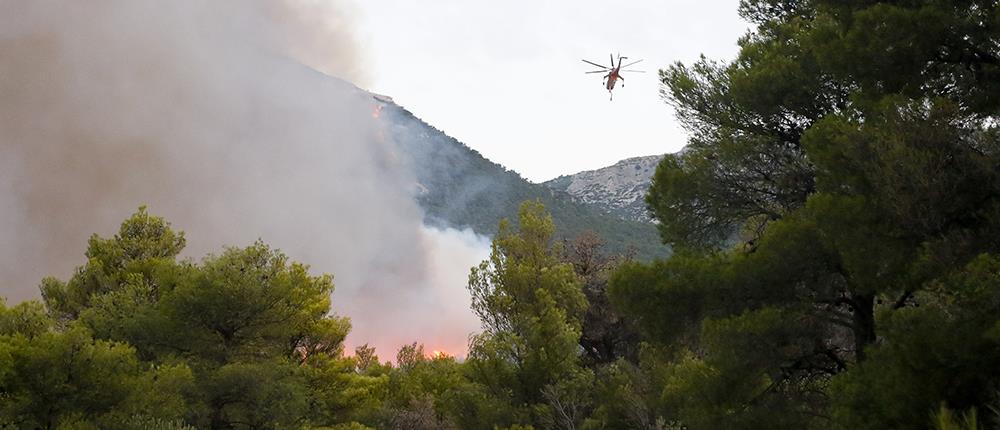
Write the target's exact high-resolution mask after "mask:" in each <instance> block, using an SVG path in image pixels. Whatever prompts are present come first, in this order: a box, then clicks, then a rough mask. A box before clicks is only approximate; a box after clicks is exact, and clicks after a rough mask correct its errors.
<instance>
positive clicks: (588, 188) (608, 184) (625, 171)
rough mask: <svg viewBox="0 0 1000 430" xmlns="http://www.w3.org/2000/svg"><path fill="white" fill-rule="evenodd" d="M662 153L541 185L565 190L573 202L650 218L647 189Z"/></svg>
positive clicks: (614, 213)
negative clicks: (647, 208)
mask: <svg viewBox="0 0 1000 430" xmlns="http://www.w3.org/2000/svg"><path fill="white" fill-rule="evenodd" d="M662 159H663V156H662V155H650V156H646V157H634V158H628V159H625V160H622V161H619V162H617V163H615V164H614V165H611V166H608V167H604V168H601V169H597V170H588V171H585V172H580V173H576V174H572V175H564V176H560V177H558V178H555V179H553V180H551V181H547V182H543V183H542V184H543V185H545V186H547V187H549V188H550V189H552V190H555V191H559V192H564V193H567V194H569V195H570V196H572V197H573V199H574V201H577V202H580V203H584V204H587V205H590V206H593V207H595V208H597V209H598V210H600V211H601V212H602V213H605V214H608V215H612V216H615V217H618V218H620V219H622V220H626V221H635V222H644V223H648V222H651V221H652V218H651V217H650V215H649V213H648V211H647V210H646V201H645V197H646V191H647V190H648V189H649V185H650V183H651V181H652V179H653V173H654V172H656V165H657V164H659V162H660V160H662Z"/></svg>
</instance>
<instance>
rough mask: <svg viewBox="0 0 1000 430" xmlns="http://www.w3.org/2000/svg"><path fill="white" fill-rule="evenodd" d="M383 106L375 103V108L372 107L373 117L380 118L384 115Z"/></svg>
mask: <svg viewBox="0 0 1000 430" xmlns="http://www.w3.org/2000/svg"><path fill="white" fill-rule="evenodd" d="M383 107H384V106H383V105H375V108H374V109H372V118H375V119H378V117H379V116H381V115H382V108H383Z"/></svg>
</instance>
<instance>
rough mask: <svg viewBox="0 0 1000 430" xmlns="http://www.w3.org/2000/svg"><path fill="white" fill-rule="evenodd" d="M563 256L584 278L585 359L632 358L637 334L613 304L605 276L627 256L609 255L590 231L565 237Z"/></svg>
mask: <svg viewBox="0 0 1000 430" xmlns="http://www.w3.org/2000/svg"><path fill="white" fill-rule="evenodd" d="M562 260H563V261H564V262H566V263H569V264H572V265H573V270H574V271H575V272H576V274H577V276H579V277H580V279H582V280H583V293H584V295H585V296H586V298H587V304H588V306H587V311H586V313H585V314H584V317H583V326H582V327H581V330H582V331H581V335H580V346H581V347H582V348H583V351H584V354H585V360H584V361H585V363H586V364H587V365H588V366H590V367H593V366H597V365H605V364H609V363H612V362H614V361H616V360H617V359H619V358H627V359H629V360H632V361H635V360H636V359H637V357H638V352H639V334H638V332H637V330H636V329H635V327H634V323H633V322H632V321H631V320H629V319H628V318H627V317H626V316H624V315H621V314H620V313H619V312H616V311H615V309H613V308H612V306H611V302H610V301H609V300H608V294H607V287H608V278H609V277H610V276H611V273H612V272H613V271H614V269H615V268H617V267H618V266H619V265H620V264H621V263H622V262H623V261H629V260H630V257H629V256H624V257H612V256H610V255H608V254H606V253H605V250H604V241H603V240H601V237H600V236H598V235H597V233H594V232H592V231H588V232H584V233H583V234H581V235H579V236H577V237H576V238H575V239H573V240H571V241H565V242H564V246H563V255H562Z"/></svg>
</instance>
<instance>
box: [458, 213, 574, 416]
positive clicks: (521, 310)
mask: <svg viewBox="0 0 1000 430" xmlns="http://www.w3.org/2000/svg"><path fill="white" fill-rule="evenodd" d="M519 215H520V222H519V229H518V230H517V231H514V230H512V229H511V228H510V225H509V223H507V222H506V221H503V222H501V223H500V229H499V233H497V236H496V237H495V238H494V240H493V247H492V253H491V254H490V258H489V259H488V260H486V261H484V262H483V263H482V264H480V265H479V266H478V267H476V268H473V269H472V273H471V274H470V276H469V291H470V292H471V294H472V310H473V311H474V312H475V313H476V315H478V316H479V318H480V320H481V321H482V324H483V333H481V334H479V335H477V336H475V337H474V338H473V339H472V341H471V345H470V351H469V359H468V363H467V364H466V365H467V366H468V367H469V371H470V376H471V378H472V379H473V380H474V381H476V382H478V383H480V384H482V385H484V386H485V387H487V389H488V391H489V393H490V395H491V396H493V397H495V398H497V399H501V400H502V401H503V402H505V403H506V404H508V405H510V407H511V408H512V409H511V421H509V422H508V423H509V424H513V423H518V422H520V423H526V422H533V423H536V424H537V423H545V422H548V423H553V422H554V420H555V418H554V410H553V408H551V407H549V406H548V405H547V403H551V400H552V399H551V396H550V398H549V399H546V394H545V393H546V392H548V391H551V388H550V389H548V391H547V388H546V387H554V386H556V385H558V384H559V383H560V382H565V381H580V380H586V377H585V376H582V375H584V374H586V373H588V371H586V370H585V369H583V368H582V367H580V364H579V362H580V360H579V354H578V351H577V349H578V346H577V345H578V341H579V338H580V331H581V326H582V319H583V316H584V312H585V311H586V307H587V302H586V297H585V296H584V294H583V291H582V289H581V282H580V279H579V278H578V277H577V275H576V274H575V273H574V271H573V267H572V266H571V265H569V264H567V263H561V262H560V261H559V259H558V257H557V256H558V255H559V253H560V250H559V249H558V246H557V245H553V243H552V239H553V236H552V235H553V230H554V226H553V223H552V218H551V217H550V216H549V215H548V214H547V213H546V212H545V209H544V207H542V205H541V204H540V203H537V202H530V201H529V202H525V203H524V204H522V205H521V210H520V212H519ZM559 390H561V391H566V389H565V388H559ZM547 400H548V401H547Z"/></svg>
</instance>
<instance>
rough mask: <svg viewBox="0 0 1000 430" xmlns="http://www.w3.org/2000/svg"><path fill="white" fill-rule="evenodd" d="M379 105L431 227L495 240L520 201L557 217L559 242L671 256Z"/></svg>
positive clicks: (648, 235) (608, 217)
mask: <svg viewBox="0 0 1000 430" xmlns="http://www.w3.org/2000/svg"><path fill="white" fill-rule="evenodd" d="M375 102H376V103H378V105H379V106H381V107H379V108H378V109H379V111H378V116H379V121H380V122H381V123H382V125H383V127H384V130H383V132H384V133H385V136H386V137H388V138H391V139H392V141H393V142H394V143H395V144H396V145H397V147H398V148H399V151H400V155H401V161H402V162H403V164H404V165H405V166H406V167H407V168H408V169H410V170H412V171H413V173H414V174H415V176H416V181H417V183H416V184H415V185H414V188H415V190H414V191H415V193H416V195H417V201H418V202H419V203H420V206H421V207H422V208H423V209H424V211H425V212H426V217H427V220H426V221H427V222H428V223H430V224H437V225H443V226H447V227H454V228H471V229H473V230H475V231H476V232H478V233H480V234H484V235H493V234H494V233H496V229H497V223H498V222H499V221H500V220H501V219H502V218H516V217H515V216H514V215H515V214H516V213H517V207H518V205H519V204H520V203H521V202H522V201H525V200H537V201H540V202H542V203H543V204H545V206H546V207H547V208H548V209H549V210H550V211H551V212H552V217H553V219H555V221H556V224H557V226H558V227H557V236H558V237H560V238H572V237H575V236H577V235H580V234H582V233H583V232H586V231H594V232H597V233H598V234H599V235H600V236H601V237H603V238H604V240H605V241H606V243H607V246H608V249H610V250H612V251H613V252H618V253H628V252H632V253H634V254H635V256H636V258H640V259H643V260H650V259H652V258H654V257H662V256H665V255H666V254H667V253H668V252H669V248H668V247H666V246H664V245H663V244H662V243H660V241H659V240H658V239H657V238H656V233H655V228H654V227H653V226H652V225H650V224H649V223H648V222H642V221H638V220H632V219H622V218H621V217H618V216H616V214H608V213H606V212H605V211H603V210H602V208H604V204H603V203H602V202H585V201H578V200H577V199H574V198H573V196H572V195H571V194H569V193H567V192H565V191H560V190H553V189H551V188H550V187H547V186H545V185H542V184H533V183H530V182H528V181H527V180H526V179H524V178H522V177H521V176H520V175H518V174H517V173H516V172H514V171H512V170H509V169H506V168H504V167H503V166H500V165H498V164H496V163H494V162H492V161H490V160H488V159H486V158H485V157H483V156H482V155H480V154H479V153H478V152H476V151H475V150H473V149H471V148H469V147H468V146H466V145H465V144H463V143H461V142H459V141H457V140H455V139H454V138H452V137H450V136H448V135H446V134H445V133H444V132H442V131H440V130H438V129H436V128H434V127H432V126H430V125H429V124H427V123H425V122H423V121H422V120H420V119H419V118H417V117H416V116H414V115H413V114H412V113H410V112H409V111H407V110H406V109H403V108H402V107H400V106H399V105H396V104H395V103H393V102H392V101H390V100H389V99H387V98H385V97H382V96H376V97H375ZM644 185H647V186H648V184H644ZM641 193H645V189H643V190H642V191H641ZM640 200H641V199H640ZM640 204H641V205H644V203H640Z"/></svg>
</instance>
